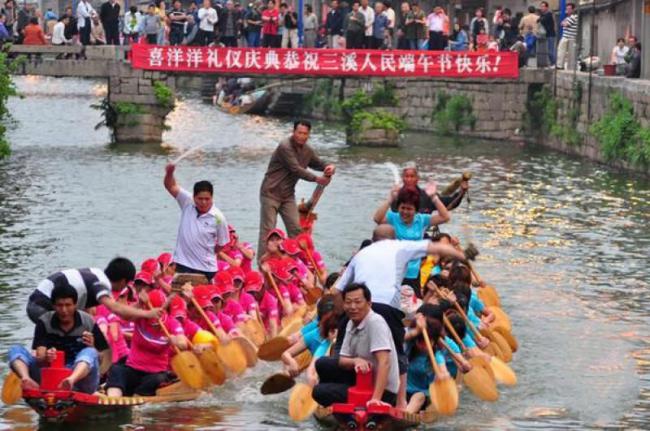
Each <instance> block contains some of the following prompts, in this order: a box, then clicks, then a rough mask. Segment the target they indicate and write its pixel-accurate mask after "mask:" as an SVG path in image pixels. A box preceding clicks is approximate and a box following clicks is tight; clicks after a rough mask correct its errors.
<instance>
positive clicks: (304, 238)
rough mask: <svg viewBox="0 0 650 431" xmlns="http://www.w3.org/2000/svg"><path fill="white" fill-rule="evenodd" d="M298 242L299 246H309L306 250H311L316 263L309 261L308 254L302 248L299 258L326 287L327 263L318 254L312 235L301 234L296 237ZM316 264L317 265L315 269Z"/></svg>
mask: <svg viewBox="0 0 650 431" xmlns="http://www.w3.org/2000/svg"><path fill="white" fill-rule="evenodd" d="M296 241H297V242H298V244H299V245H300V244H301V243H302V244H304V245H306V246H307V247H306V248H307V249H308V250H309V253H310V254H311V257H312V259H313V260H314V261H313V262H312V259H309V256H308V255H307V252H306V251H305V250H303V249H302V248H301V250H300V253H298V258H299V259H300V260H301V261H302V262H303V263H304V264H305V265H307V268H308V269H309V270H310V271H311V272H312V273H313V274H314V275H315V276H317V277H318V280H319V281H320V284H321V285H324V284H325V281H326V280H327V268H326V267H325V262H324V261H323V257H322V256H321V254H320V253H319V252H318V250H316V249H315V248H314V241H313V240H312V238H311V235H309V234H308V233H301V234H300V235H298V236H296ZM314 264H316V266H315V267H314Z"/></svg>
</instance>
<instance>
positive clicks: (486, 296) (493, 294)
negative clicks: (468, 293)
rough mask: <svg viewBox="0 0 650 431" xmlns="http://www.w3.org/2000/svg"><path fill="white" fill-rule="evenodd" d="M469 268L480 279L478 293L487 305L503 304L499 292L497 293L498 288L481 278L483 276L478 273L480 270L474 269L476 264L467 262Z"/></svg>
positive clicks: (477, 279)
mask: <svg viewBox="0 0 650 431" xmlns="http://www.w3.org/2000/svg"><path fill="white" fill-rule="evenodd" d="M467 265H468V267H469V270H470V271H471V272H472V275H474V278H475V279H476V281H478V284H479V286H480V287H479V288H478V289H477V291H476V294H477V295H478V297H479V298H480V299H481V301H483V302H484V303H485V305H488V306H489V305H496V306H500V305H501V300H500V299H499V294H498V293H497V291H496V289H495V288H494V287H492V286H490V285H488V284H486V283H485V282H484V281H483V279H481V276H480V275H478V272H476V270H475V269H474V266H473V265H471V264H470V263H469V262H468V263H467Z"/></svg>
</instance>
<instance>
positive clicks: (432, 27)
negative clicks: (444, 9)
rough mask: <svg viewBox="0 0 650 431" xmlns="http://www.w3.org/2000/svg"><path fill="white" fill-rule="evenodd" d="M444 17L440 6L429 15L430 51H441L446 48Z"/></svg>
mask: <svg viewBox="0 0 650 431" xmlns="http://www.w3.org/2000/svg"><path fill="white" fill-rule="evenodd" d="M444 23H445V20H444V17H443V16H442V14H441V13H440V8H439V7H435V8H434V9H433V11H432V12H431V13H430V14H429V16H427V27H428V28H429V51H441V50H443V49H444V38H443V36H444V35H443V29H444Z"/></svg>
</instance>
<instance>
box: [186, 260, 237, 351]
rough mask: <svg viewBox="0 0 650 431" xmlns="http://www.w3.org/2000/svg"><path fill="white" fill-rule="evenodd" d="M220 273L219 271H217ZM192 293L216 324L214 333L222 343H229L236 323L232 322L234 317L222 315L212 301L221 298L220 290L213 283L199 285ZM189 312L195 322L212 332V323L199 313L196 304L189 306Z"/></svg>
mask: <svg viewBox="0 0 650 431" xmlns="http://www.w3.org/2000/svg"><path fill="white" fill-rule="evenodd" d="M217 274H218V273H217ZM191 295H193V296H194V299H196V303H197V305H198V306H199V307H201V309H202V310H203V313H204V314H205V315H206V317H207V318H208V320H210V323H212V326H214V328H215V331H216V333H215V334H214V335H216V336H217V338H219V341H221V342H222V343H227V342H228V341H230V337H229V335H228V334H229V333H230V332H231V331H232V330H233V329H234V327H235V325H234V323H233V322H232V319H230V318H229V317H228V316H225V315H224V314H223V313H221V316H220V315H219V314H218V311H217V310H216V309H215V306H214V304H213V302H212V300H213V299H215V302H218V301H217V298H219V301H220V298H221V294H220V293H219V292H218V290H217V289H215V286H213V285H212V284H202V285H199V286H196V287H195V288H194V289H193V290H192V292H191ZM188 312H189V317H190V319H192V320H193V321H194V322H195V323H197V324H198V325H199V326H200V327H201V329H205V330H206V331H209V332H210V333H212V328H211V327H210V324H208V322H206V321H205V319H204V318H203V316H202V315H201V313H199V311H198V310H196V309H195V308H194V306H191V307H189V309H188Z"/></svg>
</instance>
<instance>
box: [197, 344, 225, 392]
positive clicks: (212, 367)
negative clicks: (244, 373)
mask: <svg viewBox="0 0 650 431" xmlns="http://www.w3.org/2000/svg"><path fill="white" fill-rule="evenodd" d="M199 361H200V362H201V366H202V367H203V371H205V374H207V376H208V378H209V379H210V381H211V382H212V383H214V384H215V385H223V384H224V382H225V381H226V370H224V369H223V366H222V365H221V362H219V356H217V352H215V351H214V349H206V350H204V351H202V352H201V353H200V354H199Z"/></svg>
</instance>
